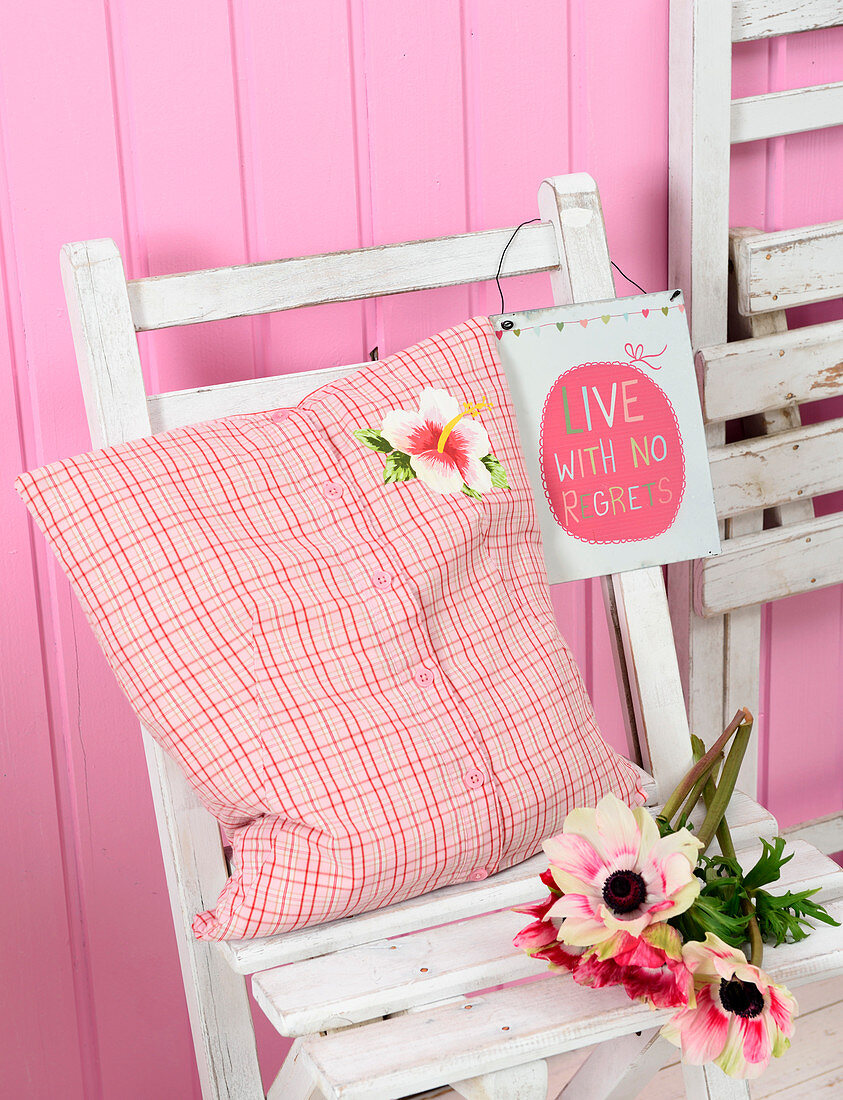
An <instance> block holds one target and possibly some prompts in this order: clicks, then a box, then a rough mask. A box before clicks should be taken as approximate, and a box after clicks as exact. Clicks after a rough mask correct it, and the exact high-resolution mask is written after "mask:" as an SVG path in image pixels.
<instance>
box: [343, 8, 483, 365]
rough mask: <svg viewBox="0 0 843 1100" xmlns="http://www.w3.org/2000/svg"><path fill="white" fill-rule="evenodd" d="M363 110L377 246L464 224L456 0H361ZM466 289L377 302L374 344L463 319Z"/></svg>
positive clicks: (407, 338) (385, 345)
mask: <svg viewBox="0 0 843 1100" xmlns="http://www.w3.org/2000/svg"><path fill="white" fill-rule="evenodd" d="M364 11H365V19H364V23H363V29H364V41H363V53H364V56H365V58H366V111H367V121H368V150H369V164H370V172H371V205H372V233H373V239H374V243H375V244H383V243H386V242H388V241H400V240H405V239H407V238H408V237H411V238H412V237H436V236H440V235H443V234H448V233H459V232H462V231H463V230H464V229H465V227H466V218H467V199H466V153H465V144H464V126H463V109H464V108H463V103H464V96H463V86H462V85H463V75H462V64H463V60H462V51H461V29H460V22H461V20H460V9H459V6H458V5H456V4H434V5H426V6H425V5H414V4H408V5H403V6H402V5H395V4H393V3H391V2H390V0H373V2H370V3H368V4H367V5H366V6H365V8H364ZM468 313H469V295H468V291H467V290H466V289H465V288H460V287H458V288H453V289H446V290H432V291H423V292H420V293H417V294H404V295H398V296H395V297H391V298H384V299H382V300H381V301H380V302H379V303H378V309H377V329H376V334H377V335H376V340H375V343H376V344H377V345H378V347H379V348H380V354H381V356H383V355H384V354H386V353H389V352H392V351H397V350H398V349H400V348H402V347H407V346H408V345H410V344H413V343H415V342H416V341H417V340H419V339H421V338H423V337H424V336H426V335H429V334H430V333H432V332H438V331H440V330H441V329H443V328H447V327H448V326H450V325H452V324H455V323H457V322H459V321H462V320H465V318H466V317H467V316H468Z"/></svg>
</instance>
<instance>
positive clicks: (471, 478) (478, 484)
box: [457, 457, 492, 493]
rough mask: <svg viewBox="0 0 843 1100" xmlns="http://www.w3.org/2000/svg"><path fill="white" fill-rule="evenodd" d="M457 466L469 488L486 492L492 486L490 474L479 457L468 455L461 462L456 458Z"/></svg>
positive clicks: (477, 491) (478, 491)
mask: <svg viewBox="0 0 843 1100" xmlns="http://www.w3.org/2000/svg"><path fill="white" fill-rule="evenodd" d="M457 466H458V467H459V470H460V473H461V474H462V477H463V481H464V482H465V483H466V485H467V486H468V487H469V489H473V490H474V491H475V492H476V493H488V492H489V490H490V489H491V488H492V475H491V474H490V473H489V471H488V470H487V469H486V467H485V466H484V465H483V463H482V462H481V461H480V459H479V458H474V457H470V458H467V459H465V460H464V461H462V462H461V461H460V460H459V459H457Z"/></svg>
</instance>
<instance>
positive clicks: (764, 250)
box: [735, 221, 843, 315]
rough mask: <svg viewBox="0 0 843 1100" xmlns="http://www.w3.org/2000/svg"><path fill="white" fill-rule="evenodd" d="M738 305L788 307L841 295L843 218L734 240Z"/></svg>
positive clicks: (747, 310)
mask: <svg viewBox="0 0 843 1100" xmlns="http://www.w3.org/2000/svg"><path fill="white" fill-rule="evenodd" d="M736 261H737V262H736V264H735V267H736V272H737V279H736V282H737V291H738V309H739V310H740V311H741V313H743V314H745V315H750V314H754V313H767V312H769V311H770V310H774V309H791V308H792V307H793V306H801V305H806V304H808V303H810V302H824V301H828V300H829V299H830V298H839V297H840V296H841V295H843V221H836V222H827V223H825V224H824V225H812V226H810V227H808V228H807V229H784V230H781V231H779V232H777V233H758V234H756V235H755V236H752V237H745V238H744V239H743V240H741V241H740V242H739V243H738V244H737V255H736Z"/></svg>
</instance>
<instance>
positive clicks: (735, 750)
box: [697, 711, 752, 854]
mask: <svg viewBox="0 0 843 1100" xmlns="http://www.w3.org/2000/svg"><path fill="white" fill-rule="evenodd" d="M743 713H744V714H745V715H746V718H745V720H744V721H743V722H741V724H740V726H739V727H738V731H737V733H736V734H735V740H734V742H733V744H732V747H731V749H729V755H728V757H727V758H726V763H725V764H724V765H723V774H722V775H721V777H720V782H719V783H718V784H717V788H716V790H715V792H714V797H713V798H712V800H711V805H710V806H709V807H708V813H707V814H706V815H705V821H704V822H703V823H702V826H701V828H700V831H699V832H698V833H697V839H698V840H700V841H702V845H703V847H702V852H705V850H706V849H707V848H708V846H709V845H710V844H711V842H712V840H714V837H715V835H716V833H717V830H718V828H719V827H720V822H721V821H722V820H723V817H724V815H725V813H726V807H727V806H728V805H729V800H730V798H731V797H732V794H733V793H734V790H735V783H736V781H737V778H738V772H739V771H740V767H741V764H742V763H743V758H744V754H745V753H746V749H747V745H748V744H749V738H750V735H751V734H752V715H751V714H750V713H749V711H744V712H743ZM701 854H702V853H701Z"/></svg>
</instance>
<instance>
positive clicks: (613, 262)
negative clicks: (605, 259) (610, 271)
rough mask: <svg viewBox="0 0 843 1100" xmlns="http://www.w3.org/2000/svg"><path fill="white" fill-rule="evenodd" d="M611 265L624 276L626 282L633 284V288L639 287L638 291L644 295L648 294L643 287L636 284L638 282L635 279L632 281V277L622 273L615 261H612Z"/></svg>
mask: <svg viewBox="0 0 843 1100" xmlns="http://www.w3.org/2000/svg"><path fill="white" fill-rule="evenodd" d="M610 263H611V265H612V267H613V268H614V269H615V271H617V272H620V274H621V275H622V276H623V278H624V279H626V281H627V282H628V283H632V285H633V286H635V287H638V289H639V290H640V291H641V293H642V294H646V293H647V291H646V290H645V289H644V287H643V286H638V283H636V281H635V280H634V279H630V277H629V276H628V275H624V273H623V272H622V271H621V269H620V268H619V267H618V265H617V264H616V263H615V261H614V260H611V261H610Z"/></svg>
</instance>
